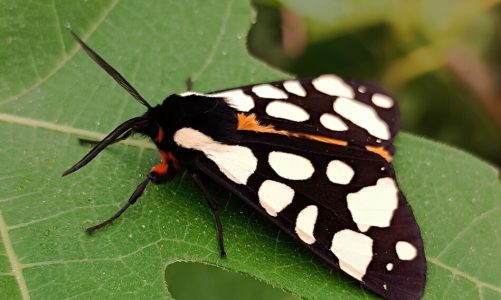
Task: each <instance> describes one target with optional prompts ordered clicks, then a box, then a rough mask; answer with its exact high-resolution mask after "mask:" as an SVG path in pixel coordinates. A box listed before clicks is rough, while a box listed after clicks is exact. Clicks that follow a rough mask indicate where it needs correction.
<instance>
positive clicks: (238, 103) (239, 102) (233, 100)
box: [205, 89, 255, 112]
mask: <svg viewBox="0 0 501 300" xmlns="http://www.w3.org/2000/svg"><path fill="white" fill-rule="evenodd" d="M205 96H208V97H221V98H223V99H224V100H225V101H226V103H228V105H229V106H231V107H233V108H235V109H236V110H238V111H245V112H247V111H249V110H251V109H253V108H254V106H255V104H254V99H252V97H251V96H249V95H246V94H245V93H244V92H243V91H242V90H240V89H237V90H229V91H224V92H220V93H216V94H207V95H205Z"/></svg>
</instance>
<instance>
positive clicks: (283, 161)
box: [268, 151, 315, 180]
mask: <svg viewBox="0 0 501 300" xmlns="http://www.w3.org/2000/svg"><path fill="white" fill-rule="evenodd" d="M268 162H269V164H270V166H271V167H272V168H273V170H274V171H275V172H276V173H277V174H278V175H279V176H280V177H282V178H285V179H290V180H306V179H308V178H310V177H311V175H313V172H314V171H315V169H314V168H313V165H312V163H311V161H309V160H308V159H306V158H304V157H302V156H299V155H296V154H291V153H285V152H279V151H273V152H270V154H269V156H268Z"/></svg>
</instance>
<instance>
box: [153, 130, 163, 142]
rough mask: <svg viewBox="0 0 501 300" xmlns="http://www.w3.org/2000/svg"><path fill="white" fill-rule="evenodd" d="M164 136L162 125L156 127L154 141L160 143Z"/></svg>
mask: <svg viewBox="0 0 501 300" xmlns="http://www.w3.org/2000/svg"><path fill="white" fill-rule="evenodd" d="M163 138H164V131H163V129H162V127H158V133H157V136H156V137H155V142H157V143H160V142H161V141H162V140H163Z"/></svg>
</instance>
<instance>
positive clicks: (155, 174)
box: [85, 163, 175, 234]
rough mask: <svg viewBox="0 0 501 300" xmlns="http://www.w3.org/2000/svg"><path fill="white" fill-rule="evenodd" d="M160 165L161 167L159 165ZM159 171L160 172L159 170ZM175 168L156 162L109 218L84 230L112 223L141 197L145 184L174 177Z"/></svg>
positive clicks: (87, 230)
mask: <svg viewBox="0 0 501 300" xmlns="http://www.w3.org/2000/svg"><path fill="white" fill-rule="evenodd" d="M159 166H161V167H159ZM159 171H161V172H159ZM174 173H175V170H174V169H173V168H168V165H167V164H166V165H165V166H164V165H163V163H162V164H158V165H157V166H155V167H153V169H152V170H151V171H150V173H148V176H146V179H145V180H143V181H142V182H141V183H140V184H139V185H138V186H137V187H136V189H135V190H134V192H133V193H132V195H131V196H130V198H129V200H127V202H126V203H125V204H124V205H123V206H122V207H121V208H120V209H119V210H118V211H117V212H116V213H115V214H113V216H111V217H110V218H108V219H106V220H105V221H103V222H101V223H99V224H97V225H94V226H91V227H89V228H87V229H86V230H85V231H86V232H87V233H88V234H92V233H94V231H96V230H97V229H100V228H103V227H104V226H106V225H109V224H111V223H113V221H115V220H116V219H118V218H119V217H120V216H121V215H122V214H123V213H124V212H125V211H126V210H127V209H128V208H129V207H130V206H131V205H133V204H134V203H136V201H137V199H139V197H141V195H142V194H143V192H144V190H145V189H146V186H148V184H149V183H150V182H153V183H155V184H159V183H163V182H166V181H167V180H169V179H171V178H172V177H174Z"/></svg>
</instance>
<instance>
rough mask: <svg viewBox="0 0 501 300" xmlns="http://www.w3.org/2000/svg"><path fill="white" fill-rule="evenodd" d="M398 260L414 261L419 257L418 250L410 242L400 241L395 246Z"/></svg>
mask: <svg viewBox="0 0 501 300" xmlns="http://www.w3.org/2000/svg"><path fill="white" fill-rule="evenodd" d="M395 250H396V251H397V255H398V258H400V259H401V260H413V259H414V258H416V256H417V249H416V247H414V246H413V245H412V244H411V243H409V242H404V241H399V242H397V244H396V245H395Z"/></svg>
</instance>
